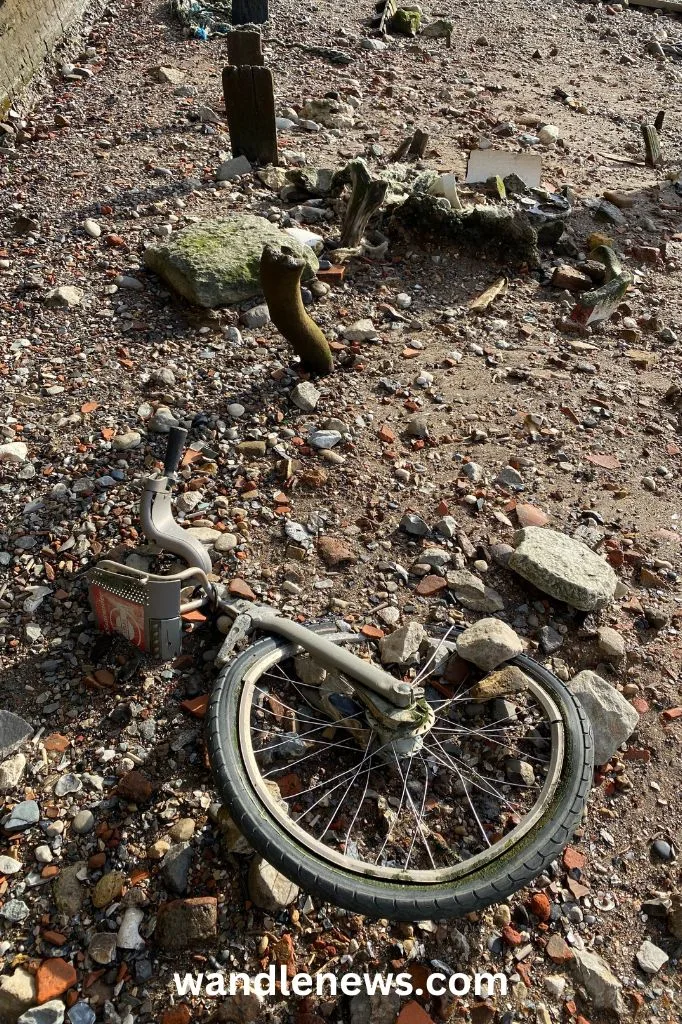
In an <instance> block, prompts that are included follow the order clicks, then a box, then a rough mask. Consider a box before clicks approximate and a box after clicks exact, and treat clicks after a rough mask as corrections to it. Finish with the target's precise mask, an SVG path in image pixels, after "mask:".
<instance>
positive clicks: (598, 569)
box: [509, 526, 618, 612]
mask: <svg viewBox="0 0 682 1024" xmlns="http://www.w3.org/2000/svg"><path fill="white" fill-rule="evenodd" d="M514 542H515V547H516V550H515V551H514V553H513V554H512V556H511V558H510V559H509V568H510V569H513V570H514V572H516V573H518V574H519V576H523V578H524V579H525V580H528V582H529V583H532V584H534V586H536V587H537V588H538V589H539V590H542V591H543V593H545V594H549V595H550V596H551V597H554V598H556V599H557V600H559V601H565V603H566V604H570V605H571V606H572V607H573V608H579V609H580V610H581V611H585V612H591V611H595V610H596V609H598V608H603V607H604V606H605V605H607V604H609V603H610V602H611V601H612V600H613V595H614V593H615V591H616V584H617V582H618V579H617V577H616V574H615V573H614V571H613V569H612V568H611V566H610V565H609V564H608V562H606V561H605V560H604V559H603V558H601V557H600V556H599V555H597V554H595V552H594V551H592V550H591V549H590V548H588V547H587V546H586V545H585V544H582V543H581V542H580V541H577V540H573V538H572V537H567V536H566V534H564V533H558V532H557V531H556V530H546V529H543V528H542V527H540V526H527V527H526V528H525V529H524V530H519V531H518V533H517V534H516V535H515V537H514Z"/></svg>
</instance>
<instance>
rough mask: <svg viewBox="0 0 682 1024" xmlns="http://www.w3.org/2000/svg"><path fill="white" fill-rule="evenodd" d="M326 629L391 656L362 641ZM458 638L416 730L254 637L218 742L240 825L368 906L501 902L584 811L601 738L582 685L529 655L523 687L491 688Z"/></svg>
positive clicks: (420, 910)
mask: <svg viewBox="0 0 682 1024" xmlns="http://www.w3.org/2000/svg"><path fill="white" fill-rule="evenodd" d="M324 631H325V634H326V635H328V636H329V638H330V639H333V640H334V641H335V642H340V643H353V644H355V645H357V652H358V653H359V654H360V655H361V656H362V657H364V658H368V657H375V656H376V652H375V651H374V650H373V648H372V647H371V645H370V644H369V643H368V642H366V641H365V640H364V638H362V637H359V636H357V635H354V634H339V633H335V632H334V631H333V630H327V629H325V630H324ZM433 644H435V646H433ZM442 646H443V640H440V641H438V640H436V641H433V642H432V648H431V649H432V650H433V651H434V652H435V653H434V655H433V657H431V658H430V659H429V660H427V661H426V664H425V665H424V667H423V668H422V669H421V671H418V672H417V673H416V675H415V674H414V672H413V679H412V680H411V681H412V682H413V684H414V685H418V686H420V687H422V688H423V689H424V692H425V696H424V698H423V700H422V701H420V709H421V711H420V715H421V717H420V718H419V727H418V728H415V729H414V730H413V731H412V733H411V734H410V735H409V736H408V737H407V738H405V735H404V734H402V735H401V737H400V739H396V734H395V732H392V731H391V729H390V728H389V729H387V728H386V727H385V719H382V714H381V713H380V712H378V711H377V710H376V708H370V710H369V711H368V708H367V704H366V701H365V702H363V701H362V700H361V699H359V693H358V688H357V687H354V686H353V680H352V679H351V678H350V677H349V676H339V675H338V674H335V673H330V672H327V671H326V670H325V669H323V668H322V667H321V666H318V665H316V664H315V663H314V661H312V660H311V658H310V657H309V656H308V655H306V654H305V652H303V653H302V652H301V648H299V647H296V646H294V645H292V644H290V643H288V642H282V641H281V640H278V639H276V638H265V639H262V640H258V641H256V642H255V643H254V644H252V645H251V646H250V647H248V648H247V649H246V650H245V651H244V652H243V653H242V654H241V655H239V656H238V657H237V658H236V659H235V660H234V661H233V662H232V663H231V664H230V665H228V666H226V667H225V668H224V669H223V671H222V672H221V673H220V675H219V676H218V678H217V681H216V685H215V688H214V690H213V694H212V697H211V701H210V704H209V710H208V716H207V742H208V751H209V757H210V761H211V766H212V769H213V773H214V776H215V779H216V783H217V786H218V789H219V792H220V795H221V797H222V799H223V800H224V802H225V804H226V805H227V807H228V809H229V811H230V813H231V814H232V816H233V818H234V820H235V823H236V824H237V826H238V827H239V828H240V830H241V831H242V832H243V834H244V836H245V837H246V838H247V839H248V841H249V842H250V843H251V845H252V846H253V847H254V849H256V850H257V851H258V852H259V853H261V854H262V855H263V856H264V857H265V858H266V860H268V861H269V862H270V863H271V864H273V865H274V866H275V867H276V868H277V869H278V870H279V871H281V872H282V873H283V874H285V875H287V876H288V877H289V878H291V879H293V880H295V881H296V882H297V883H298V884H299V885H300V886H301V887H302V888H304V889H305V890H307V891H308V892H311V893H313V894H316V895H318V896H321V897H323V898H324V899H325V900H329V901H330V902H332V903H334V904H336V905H339V906H342V907H345V908H347V909H349V910H352V911H355V912H357V913H362V914H366V915H369V916H372V917H376V918H379V917H387V918H391V919H393V920H402V921H418V920H427V919H431V920H433V919H436V920H438V919H443V918H448V917H458V916H461V915H463V914H466V913H468V912H470V911H472V910H478V909H480V908H482V907H485V906H487V905H489V904H491V903H495V902H498V901H499V900H501V899H504V898H506V897H507V896H509V895H511V894H512V893H513V892H515V891H517V890H518V889H520V888H522V887H523V886H525V885H528V884H529V883H531V882H532V880H533V879H534V878H536V877H537V876H538V875H539V874H540V873H541V872H542V871H543V869H544V868H546V867H547V866H548V864H549V863H550V862H551V861H552V860H554V858H555V857H557V856H558V855H559V854H560V853H561V851H562V850H563V848H564V847H565V845H566V843H567V842H568V840H569V839H570V836H571V834H572V831H573V830H574V829H575V827H576V826H577V824H578V823H579V821H580V817H581V814H582V810H583V807H584V804H585V801H586V798H587V794H588V791H589V787H590V784H591V779H592V770H593V755H592V751H593V744H592V736H591V731H590V726H589V721H588V719H587V717H586V715H585V712H584V711H583V709H582V707H581V706H580V704H579V703H578V702H577V701H576V699H575V698H574V697H573V695H572V694H571V693H570V691H569V690H568V689H567V688H566V687H565V686H564V685H563V684H562V683H561V682H560V680H559V679H557V678H556V677H555V676H554V675H553V674H552V673H550V672H548V671H547V670H546V669H545V668H543V667H542V666H541V665H539V664H537V663H536V662H535V661H533V660H532V659H531V658H528V657H525V656H520V657H518V658H516V659H514V661H513V662H512V663H511V664H512V665H513V666H515V668H516V669H518V670H520V672H519V673H518V675H517V676H515V679H516V684H515V688H514V690H513V692H509V693H506V694H505V693H502V692H500V690H499V687H497V688H496V687H494V686H493V687H489V688H488V690H486V686H485V678H483V680H482V679H481V676H484V674H482V673H480V672H479V671H478V670H476V669H475V668H474V667H473V666H466V665H463V663H462V662H461V661H460V660H459V659H456V658H449V659H448V658H444V657H443V656H442V654H441V655H440V657H439V656H437V655H438V654H439V652H440V649H441V647H442ZM445 646H446V648H447V646H448V645H447V644H446V645H445ZM450 646H451V645H450ZM454 662H456V663H457V664H456V665H454V668H453V664H454ZM521 673H523V675H521ZM519 679H522V680H524V681H523V682H522V684H521V685H520V686H519V685H518V681H519Z"/></svg>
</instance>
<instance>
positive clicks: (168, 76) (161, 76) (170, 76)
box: [153, 65, 185, 85]
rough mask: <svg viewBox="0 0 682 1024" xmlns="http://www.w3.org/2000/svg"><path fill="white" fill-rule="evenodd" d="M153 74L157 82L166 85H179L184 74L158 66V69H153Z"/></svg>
mask: <svg viewBox="0 0 682 1024" xmlns="http://www.w3.org/2000/svg"><path fill="white" fill-rule="evenodd" d="M153 73H154V77H155V78H156V80H157V82H162V83H164V84H166V85H180V84H181V83H182V82H184V80H185V72H184V71H180V70H179V69H178V68H169V67H164V66H163V65H159V67H157V68H154V69H153Z"/></svg>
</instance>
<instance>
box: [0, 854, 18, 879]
mask: <svg viewBox="0 0 682 1024" xmlns="http://www.w3.org/2000/svg"><path fill="white" fill-rule="evenodd" d="M17 871H21V861H20V860H15V859H14V857H8V856H6V855H5V854H0V875H15V874H16V873H17Z"/></svg>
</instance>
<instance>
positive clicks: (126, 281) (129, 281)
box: [115, 274, 144, 292]
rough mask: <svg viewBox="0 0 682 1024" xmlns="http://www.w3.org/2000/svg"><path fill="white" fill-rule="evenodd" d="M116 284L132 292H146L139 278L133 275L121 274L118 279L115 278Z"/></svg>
mask: <svg viewBox="0 0 682 1024" xmlns="http://www.w3.org/2000/svg"><path fill="white" fill-rule="evenodd" d="M115 284H117V285H118V287H119V288H128V289H129V290H130V291H132V292H142V291H144V285H143V284H142V281H140V279H139V278H137V277H133V276H132V275H131V274H119V275H118V277H117V278H115Z"/></svg>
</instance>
